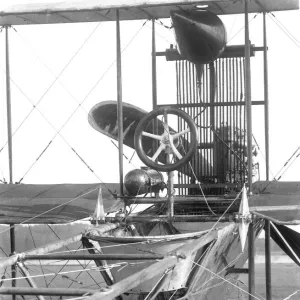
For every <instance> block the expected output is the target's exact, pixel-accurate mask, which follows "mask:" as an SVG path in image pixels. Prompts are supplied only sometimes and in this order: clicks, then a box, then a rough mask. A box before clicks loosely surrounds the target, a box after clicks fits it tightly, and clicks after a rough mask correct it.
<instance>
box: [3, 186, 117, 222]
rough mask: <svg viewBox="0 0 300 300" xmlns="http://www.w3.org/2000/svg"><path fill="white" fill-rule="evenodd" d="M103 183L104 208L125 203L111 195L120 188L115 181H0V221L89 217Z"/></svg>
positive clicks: (66, 219) (38, 220) (57, 219)
mask: <svg viewBox="0 0 300 300" xmlns="http://www.w3.org/2000/svg"><path fill="white" fill-rule="evenodd" d="M100 186H101V187H102V196H103V202H104V209H105V212H108V211H110V210H111V209H116V210H118V209H119V207H122V206H123V205H122V204H121V203H120V201H117V200H116V199H115V198H114V197H113V195H112V193H117V192H118V189H119V184H115V183H108V184H105V185H104V184H99V183H95V184H1V185H0V224H20V223H25V224H30V223H39V224H45V223H47V224H56V223H68V222H72V221H76V220H79V219H83V218H86V217H89V216H90V215H91V214H92V213H93V212H94V210H95V207H96V201H97V197H98V192H99V187H100ZM108 189H110V191H111V192H110V191H108Z"/></svg>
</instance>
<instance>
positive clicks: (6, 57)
mask: <svg viewBox="0 0 300 300" xmlns="http://www.w3.org/2000/svg"><path fill="white" fill-rule="evenodd" d="M8 27H9V26H5V51H6V52H5V63H6V73H5V74H6V103H7V104H6V106H7V107H6V108H7V138H8V159H9V183H13V157H12V129H11V122H12V121H11V97H10V65H9V42H8Z"/></svg>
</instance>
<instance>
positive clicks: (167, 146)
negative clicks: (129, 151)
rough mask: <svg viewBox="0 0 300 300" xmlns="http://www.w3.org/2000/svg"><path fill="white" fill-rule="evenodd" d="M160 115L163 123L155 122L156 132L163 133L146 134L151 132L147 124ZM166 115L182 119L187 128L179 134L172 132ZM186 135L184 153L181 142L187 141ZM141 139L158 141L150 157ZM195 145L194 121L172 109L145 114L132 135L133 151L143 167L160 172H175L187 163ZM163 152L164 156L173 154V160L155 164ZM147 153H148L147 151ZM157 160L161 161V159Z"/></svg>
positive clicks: (181, 112) (165, 108) (196, 143)
mask: <svg viewBox="0 0 300 300" xmlns="http://www.w3.org/2000/svg"><path fill="white" fill-rule="evenodd" d="M160 115H162V116H163V121H159V120H157V123H158V132H159V131H161V132H163V133H162V134H153V133H150V132H147V131H146V130H148V131H151V132H153V131H152V130H151V129H149V124H150V122H151V121H154V120H156V118H157V117H158V116H160ZM168 115H176V116H178V117H179V118H181V119H183V120H184V121H185V122H186V124H187V128H186V129H184V130H182V131H181V132H177V133H176V132H174V131H173V130H172V129H171V128H170V127H169V125H168ZM181 121H182V120H181ZM152 124H153V122H152ZM151 128H152V126H151ZM159 128H162V130H159ZM188 133H190V139H189V141H188V150H187V151H185V149H184V148H183V147H182V143H181V141H182V139H185V141H187V137H186V136H187V134H188ZM185 135H186V136H185ZM143 137H148V138H152V139H154V140H157V141H158V142H157V143H156V144H157V147H156V149H154V152H152V157H148V156H147V154H146V151H145V150H144V147H143ZM197 145H198V141H197V128H196V125H195V123H194V121H193V120H192V119H191V118H190V117H189V115H187V114H186V113H185V112H184V111H182V110H180V109H177V108H173V107H162V108H158V109H155V110H153V111H152V112H150V113H149V114H147V115H146V116H145V117H144V118H143V119H142V120H141V121H140V122H139V124H138V126H137V128H136V130H135V134H134V146H135V150H136V152H137V154H138V156H139V158H140V159H141V161H142V162H143V163H144V164H145V165H147V166H149V167H151V168H153V169H155V170H158V171H162V172H170V171H174V170H177V169H179V168H180V167H181V166H183V165H185V164H186V163H187V162H189V161H190V160H191V159H192V157H193V155H194V154H195V152H196V149H197ZM179 148H181V149H179ZM163 152H165V154H173V159H171V160H170V161H168V160H167V161H165V162H166V163H165V164H159V163H158V162H156V160H157V159H159V158H160V157H161V155H160V154H162V153H163ZM147 153H149V152H148V151H147ZM159 160H160V161H162V160H161V159H159Z"/></svg>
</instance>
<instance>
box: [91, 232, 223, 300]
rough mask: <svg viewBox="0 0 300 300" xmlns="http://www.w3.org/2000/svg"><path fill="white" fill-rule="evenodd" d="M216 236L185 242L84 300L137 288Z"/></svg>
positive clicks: (107, 298) (106, 299)
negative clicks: (147, 265) (156, 260)
mask: <svg viewBox="0 0 300 300" xmlns="http://www.w3.org/2000/svg"><path fill="white" fill-rule="evenodd" d="M217 236H218V232H217V230H212V231H210V232H208V233H207V234H206V235H205V236H204V237H201V238H198V239H197V240H193V241H187V242H186V244H185V245H184V246H181V247H179V248H178V249H176V252H175V253H174V252H169V253H168V254H167V256H166V257H165V258H164V259H163V260H161V261H159V262H157V263H154V264H152V265H150V266H149V267H147V268H145V269H143V270H141V271H139V272H137V273H135V274H133V275H131V276H129V277H127V278H126V279H124V280H121V281H120V282H118V283H116V284H114V285H112V286H110V287H106V288H104V289H103V290H102V291H100V292H97V293H95V294H93V295H92V296H91V297H87V299H86V300H100V299H101V300H111V299H113V298H115V297H117V296H119V295H121V294H123V293H125V292H126V291H128V290H130V289H132V288H134V287H136V286H138V285H139V284H140V283H142V282H144V281H146V280H149V279H151V278H153V277H155V276H158V275H161V274H162V273H163V272H165V271H166V270H167V269H168V268H173V267H174V266H176V264H177V263H178V261H179V260H180V259H185V258H189V257H190V256H191V255H192V254H193V253H194V252H196V251H197V250H199V249H200V248H202V247H204V246H205V245H207V244H208V243H210V242H212V241H213V240H215V239H216V238H217Z"/></svg>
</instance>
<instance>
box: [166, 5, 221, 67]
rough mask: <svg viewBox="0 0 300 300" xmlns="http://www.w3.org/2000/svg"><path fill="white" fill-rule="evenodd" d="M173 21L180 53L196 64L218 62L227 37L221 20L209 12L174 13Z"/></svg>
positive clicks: (172, 15)
mask: <svg viewBox="0 0 300 300" xmlns="http://www.w3.org/2000/svg"><path fill="white" fill-rule="evenodd" d="M171 19H172V23H173V27H174V30H175V36H176V40H177V45H178V51H179V52H180V54H181V55H182V56H183V57H185V58H186V59H187V60H189V61H191V62H193V63H195V64H207V63H210V62H212V61H214V60H216V59H217V58H218V57H219V56H220V55H221V54H222V52H223V51H224V49H225V46H226V42H227V36H226V30H225V26H224V24H223V22H222V21H221V19H220V18H219V17H218V16H217V15H215V14H213V13H211V12H208V11H200V10H199V11H190V12H183V11H176V12H175V11H174V12H171Z"/></svg>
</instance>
